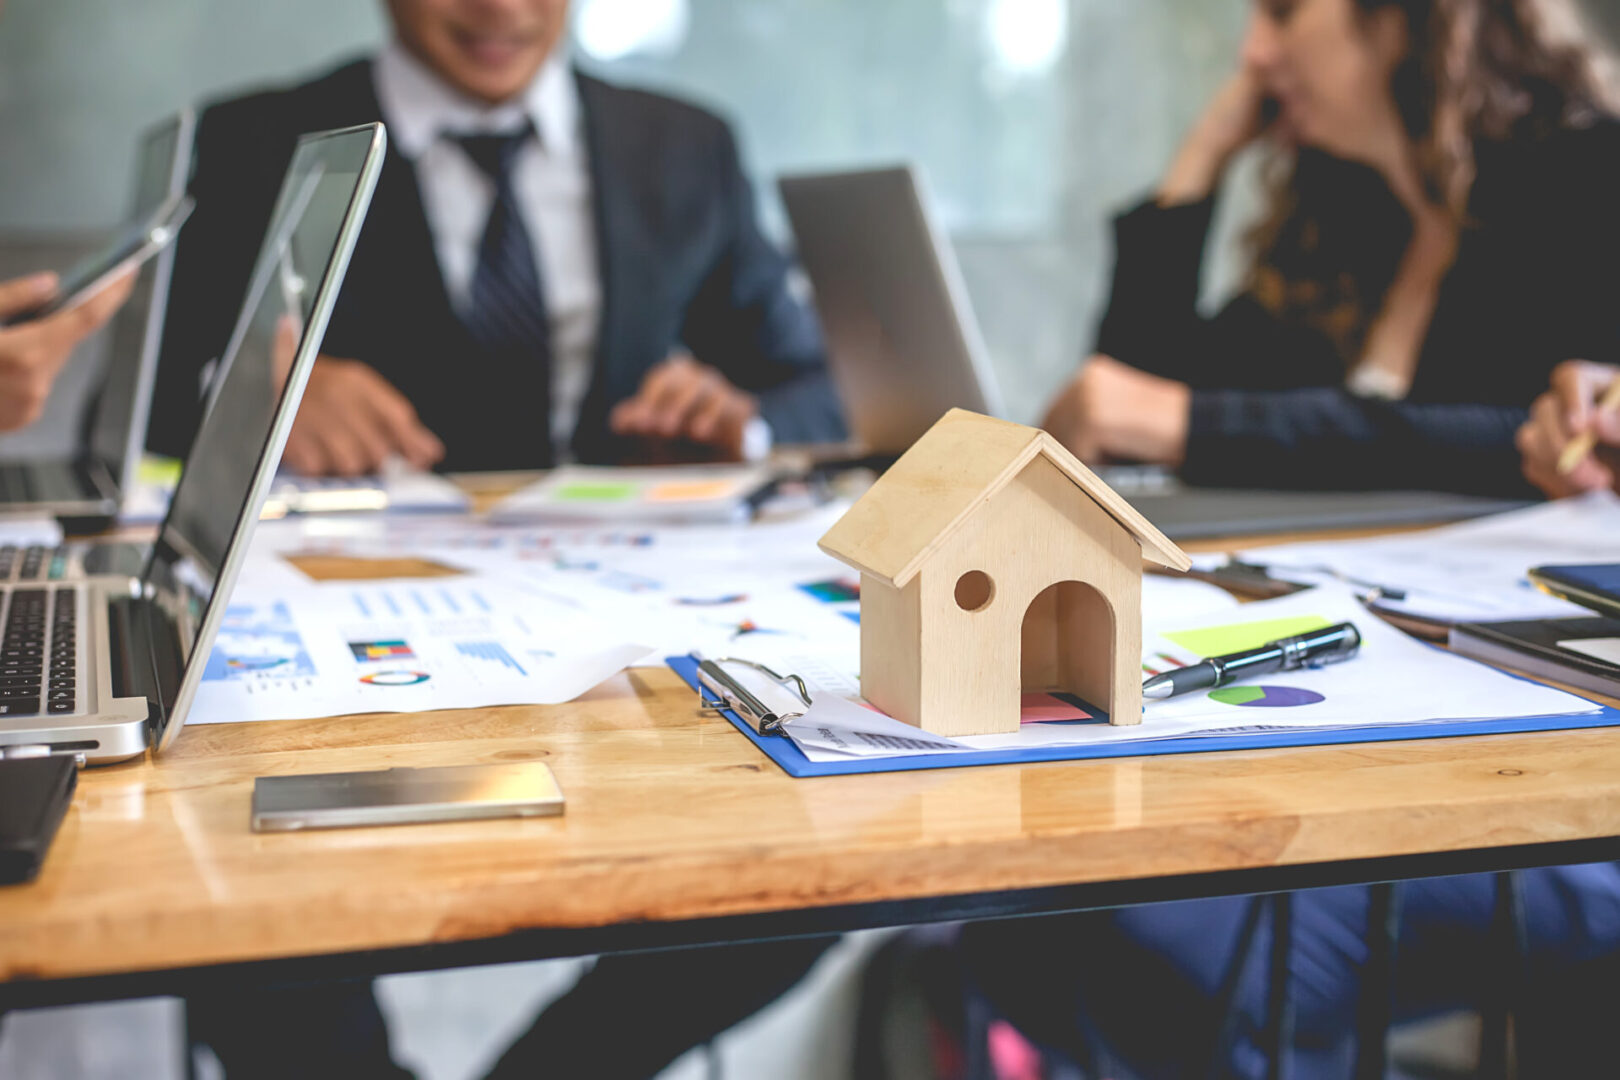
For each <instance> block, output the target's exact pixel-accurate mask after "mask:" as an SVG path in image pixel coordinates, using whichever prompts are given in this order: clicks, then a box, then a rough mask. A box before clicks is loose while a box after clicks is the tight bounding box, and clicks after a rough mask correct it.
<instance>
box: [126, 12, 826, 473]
mask: <svg viewBox="0 0 1620 1080" xmlns="http://www.w3.org/2000/svg"><path fill="white" fill-rule="evenodd" d="M387 4H388V10H389V12H390V14H391V15H392V17H393V22H394V27H395V31H396V36H395V39H394V40H393V41H392V42H390V43H389V44H388V45H387V46H386V47H385V48H384V49H383V50H382V51H381V52H380V53H379V54H377V55H376V56H374V57H370V58H367V59H362V60H359V61H356V62H354V63H350V64H347V65H345V66H343V67H340V68H338V69H337V70H335V71H333V72H331V73H330V74H327V75H325V76H323V77H321V78H319V79H316V80H315V81H313V82H310V83H306V84H304V85H302V86H299V87H296V88H293V89H291V90H282V91H274V92H268V93H259V94H254V95H250V96H247V97H242V98H238V99H236V100H233V101H228V102H225V103H223V104H218V105H215V106H213V107H212V108H209V109H208V110H207V111H206V112H204V114H203V116H202V119H201V122H200V124H199V128H198V135H197V162H196V171H195V175H194V178H193V181H192V193H193V195H194V196H195V197H196V200H197V210H196V212H195V215H194V218H193V220H192V222H191V223H190V224H189V226H188V228H187V229H186V233H185V236H184V237H183V239H182V241H181V243H180V249H179V252H178V256H177V263H176V267H175V274H174V283H173V286H172V294H171V295H172V299H171V301H170V302H171V304H172V305H173V306H172V307H171V311H172V312H173V313H174V315H175V317H171V318H170V319H169V320H168V322H167V327H168V330H167V336H166V338H165V342H164V353H163V363H162V367H161V372H160V375H159V379H160V383H159V391H158V395H157V401H156V403H155V405H154V412H153V419H152V425H151V430H152V436H151V441H152V443H153V448H154V449H157V450H160V451H165V452H169V453H181V452H183V451H184V450H185V449H186V447H187V445H188V444H189V442H190V439H191V436H192V434H193V433H194V431H195V429H196V425H197V421H198V419H199V417H200V414H201V408H202V401H203V399H204V392H205V390H206V375H207V372H208V370H209V364H210V361H211V360H212V358H214V357H217V356H218V355H219V354H220V352H221V351H222V350H223V348H224V346H225V343H226V339H227V338H228V337H229V334H230V331H231V322H230V321H231V313H232V312H234V311H235V310H236V309H237V308H238V306H239V304H240V299H241V296H242V294H243V293H244V291H245V290H246V286H247V278H248V274H249V273H250V271H251V265H252V259H253V254H254V252H255V251H256V250H257V246H258V241H259V239H260V237H261V236H262V235H263V230H264V228H265V225H266V223H267V222H268V220H269V216H270V211H271V205H272V203H273V201H274V199H275V195H276V191H277V186H278V182H279V178H280V177H281V175H282V173H283V171H284V169H285V166H286V163H287V161H288V159H289V158H290V156H291V154H292V150H293V145H294V142H295V140H296V139H297V137H298V135H299V134H301V133H303V132H307V131H315V130H321V129H325V128H333V127H341V126H346V125H349V124H358V123H366V122H370V121H374V120H379V119H380V120H383V121H384V122H385V123H386V124H387V125H388V129H389V144H390V145H389V149H388V155H387V159H386V161H385V164H384V166H383V170H382V175H381V177H380V179H379V181H378V185H377V191H376V196H375V198H374V199H373V201H372V205H371V211H370V214H369V216H368V219H367V221H366V224H365V228H364V229H363V231H362V232H361V236H360V240H359V243H358V246H357V248H356V251H355V254H354V258H353V260H352V262H351V265H350V268H349V272H348V276H347V278H346V279H345V282H344V287H343V290H342V293H341V294H340V296H339V299H338V304H337V308H336V310H335V312H334V315H333V318H332V322H331V325H330V327H329V329H328V331H327V335H326V340H325V343H324V346H323V350H322V355H321V357H320V359H319V360H318V361H317V363H316V365H315V368H314V371H313V373H312V374H311V376H310V380H309V386H308V389H307V390H306V391H305V395H304V401H303V404H302V407H301V408H300V411H299V417H298V423H297V425H296V427H295V429H294V432H293V435H292V438H291V440H290V441H289V443H288V446H287V451H286V459H287V461H288V462H289V463H290V464H291V465H293V466H294V467H296V468H299V469H301V470H303V471H306V472H312V473H336V474H352V473H359V472H364V471H367V470H370V469H372V468H375V467H376V466H377V465H378V464H380V463H381V461H382V460H383V458H384V457H386V456H389V455H398V456H400V457H403V458H405V459H406V460H408V461H410V462H412V463H414V464H416V465H419V466H426V465H431V464H435V463H442V464H443V465H444V466H445V467H447V468H451V469H459V470H474V469H502V468H534V467H543V466H547V465H550V464H553V463H554V462H556V461H558V460H567V459H570V458H572V459H575V460H579V461H583V462H589V463H614V462H621V461H628V460H647V459H649V458H652V459H659V460H666V459H670V458H715V459H733V460H734V459H740V458H744V457H753V456H759V455H761V454H763V452H764V451H765V450H766V449H768V447H769V445H770V443H771V442H772V441H773V440H774V441H776V442H806V441H826V440H833V439H838V438H841V437H842V436H843V432H844V429H843V423H842V419H841V417H840V414H839V409H838V405H837V400H836V397H835V395H834V393H833V391H832V387H831V384H830V382H829V380H828V379H827V377H826V372H825V369H824V365H823V353H822V344H821V338H820V333H819V330H818V328H817V326H816V323H815V319H814V317H813V315H812V313H811V312H810V311H809V310H808V309H807V308H806V307H805V306H804V305H803V304H802V303H801V302H799V301H798V300H797V299H796V298H794V297H793V296H792V295H791V294H790V292H789V289H788V284H787V282H788V278H787V266H786V263H785V261H784V260H783V259H782V257H781V256H780V255H779V254H778V253H777V252H776V251H774V250H773V249H772V248H771V246H770V245H769V243H768V242H766V241H765V239H764V238H763V237H762V236H761V235H760V232H759V229H758V226H757V223H756V221H755V214H754V207H753V196H752V190H751V188H750V185H749V184H748V182H747V180H746V179H745V178H744V176H743V174H742V171H741V167H740V165H739V162H738V157H737V150H736V146H735V144H734V142H733V140H732V136H731V133H730V131H729V130H728V128H727V127H726V125H725V124H724V123H723V122H722V121H720V120H718V119H717V118H715V117H714V116H711V115H710V114H708V113H706V112H703V111H701V110H699V109H697V108H694V107H692V106H690V105H686V104H683V103H680V102H677V101H674V100H672V99H669V98H665V97H659V96H656V95H653V94H648V93H642V92H639V91H632V90H626V89H621V88H618V87H614V86H610V85H608V84H607V83H604V82H600V81H598V80H596V79H593V78H589V77H587V76H584V75H582V74H579V73H577V72H575V71H573V70H572V69H570V68H569V67H568V66H567V63H566V60H565V59H564V58H563V57H562V56H561V55H560V52H559V50H558V49H557V43H558V41H559V39H560V38H561V36H562V33H563V30H564V27H565V25H566V21H567V0H387Z"/></svg>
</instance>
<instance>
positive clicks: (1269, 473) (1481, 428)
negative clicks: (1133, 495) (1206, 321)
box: [1182, 387, 1530, 495]
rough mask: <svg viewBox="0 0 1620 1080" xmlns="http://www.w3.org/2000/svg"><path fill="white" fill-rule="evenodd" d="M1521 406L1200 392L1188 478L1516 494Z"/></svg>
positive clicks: (1519, 488) (1520, 483) (1317, 393)
mask: <svg viewBox="0 0 1620 1080" xmlns="http://www.w3.org/2000/svg"><path fill="white" fill-rule="evenodd" d="M1525 415H1526V413H1525V410H1524V409H1521V408H1516V407H1512V406H1501V405H1483V404H1469V403H1445V404H1438V403H1428V404H1425V403H1412V402H1390V401H1376V400H1371V399H1363V398H1357V397H1355V396H1353V395H1351V394H1349V393H1347V392H1345V391H1343V390H1340V389H1336V388H1331V387H1317V388H1312V389H1301V390H1279V391H1248V390H1199V391H1195V392H1194V393H1193V396H1192V405H1191V409H1190V413H1189V430H1188V438H1187V454H1186V460H1185V463H1184V465H1183V467H1182V475H1183V476H1185V477H1186V478H1187V479H1188V480H1189V481H1190V482H1192V483H1197V484H1206V485H1211V486H1220V487H1279V488H1326V489H1334V488H1337V489H1353V488H1420V489H1421V488H1428V489H1437V490H1447V491H1464V492H1473V493H1479V494H1492V495H1525V494H1528V493H1529V491H1530V489H1529V487H1528V485H1527V484H1526V483H1525V482H1524V480H1523V479H1522V478H1521V477H1520V475H1519V465H1518V460H1519V458H1518V452H1517V450H1516V448H1515V446H1514V433H1515V432H1516V430H1517V428H1518V426H1519V425H1520V424H1521V423H1522V422H1523V420H1524V417H1525Z"/></svg>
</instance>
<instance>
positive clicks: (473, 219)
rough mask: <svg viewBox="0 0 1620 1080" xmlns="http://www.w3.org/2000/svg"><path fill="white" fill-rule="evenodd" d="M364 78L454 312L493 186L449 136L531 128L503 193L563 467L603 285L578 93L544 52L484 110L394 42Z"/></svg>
mask: <svg viewBox="0 0 1620 1080" xmlns="http://www.w3.org/2000/svg"><path fill="white" fill-rule="evenodd" d="M372 71H373V79H374V80H375V83H376V90H377V103H378V104H379V105H380V106H381V107H382V115H383V121H384V122H385V123H386V124H387V125H388V134H389V138H390V140H391V141H392V143H393V144H394V147H395V148H396V149H397V150H398V151H399V153H400V155H401V156H402V157H404V158H405V159H406V160H407V161H409V162H411V163H412V165H414V166H415V169H416V180H417V184H418V186H419V187H420V189H421V192H422V209H423V211H424V212H425V213H426V215H427V224H428V229H429V231H430V232H431V233H432V234H433V246H434V251H435V253H436V254H437V255H438V259H439V271H440V273H441V274H442V275H443V276H444V284H445V287H446V288H447V289H448V290H449V293H450V302H451V303H452V304H454V305H455V306H456V308H457V310H458V311H464V310H465V309H466V305H467V303H468V300H469V295H470V293H471V291H472V279H473V272H474V271H475V270H476V269H477V266H478V247H479V243H480V242H481V241H482V240H483V235H484V225H485V224H486V222H487V221H488V219H489V211H490V207H491V206H492V205H494V202H495V184H494V181H492V180H491V179H490V178H489V177H488V176H487V175H485V174H484V172H483V171H482V170H481V169H479V167H478V166H477V165H475V164H473V162H472V160H471V159H470V158H468V157H467V155H466V154H465V153H464V152H463V151H462V149H461V147H459V146H457V145H456V144H455V143H454V142H453V141H451V137H452V136H454V135H463V134H467V133H469V132H504V131H510V130H512V129H513V128H516V127H518V126H520V125H521V124H522V123H523V122H524V120H530V121H532V122H533V123H534V130H535V132H536V133H537V135H538V136H539V137H538V138H536V139H530V140H529V141H528V142H527V143H525V144H524V145H523V147H522V149H521V150H520V151H519V152H518V158H517V161H516V163H515V165H514V166H513V173H512V186H513V191H514V193H515V194H516V196H517V199H518V206H519V209H520V212H521V213H522V215H523V220H524V223H525V224H526V225H527V227H528V229H529V240H530V242H531V243H532V245H533V247H534V253H535V258H536V259H537V260H538V261H539V264H540V265H539V267H538V269H539V271H540V280H541V288H542V290H543V291H544V293H545V296H544V298H543V299H544V301H545V305H546V311H547V315H548V317H549V319H550V325H551V362H552V374H551V438H552V443H553V446H554V447H555V449H556V451H557V460H558V461H564V460H567V458H568V456H569V454H568V444H569V440H570V439H572V437H573V432H574V425H575V423H576V422H577V419H578V416H579V405H580V402H581V401H582V400H583V399H584V397H585V392H586V390H587V389H589V387H590V381H591V369H592V366H593V365H594V363H595V358H596V337H597V330H598V326H599V322H600V319H601V315H602V283H601V274H600V272H599V268H598V267H597V258H596V218H595V214H594V211H593V208H592V200H591V172H590V162H589V160H588V158H587V156H586V148H585V138H584V131H583V128H582V124H581V116H580V105H579V91H578V87H577V86H576V85H575V83H574V76H573V73H572V72H571V71H570V70H569V68H568V63H567V61H566V59H564V58H563V57H562V56H560V55H554V56H553V57H552V58H551V59H550V60H548V61H547V62H546V64H545V66H544V67H542V68H541V69H540V72H539V74H538V75H536V76H535V79H534V82H533V83H531V84H530V85H529V89H528V90H527V91H525V92H524V93H523V95H522V96H521V97H519V98H516V99H514V100H513V101H509V102H507V103H505V104H503V105H499V106H496V107H494V108H491V107H489V106H487V105H484V104H482V103H481V102H478V101H475V100H473V99H471V98H468V97H466V96H464V95H462V94H461V93H459V92H457V91H456V90H454V89H452V88H451V87H449V86H447V85H445V83H444V82H443V80H441V79H440V78H439V77H438V76H437V75H435V74H434V73H433V72H432V71H431V70H429V69H428V67H427V66H426V65H424V64H423V63H422V62H421V61H420V60H418V59H417V58H416V57H414V56H412V55H411V54H410V53H409V52H407V51H406V50H405V48H404V47H403V46H402V45H400V44H399V42H398V41H392V42H390V43H389V44H388V46H387V47H386V48H384V49H383V50H382V52H381V53H380V54H379V55H378V56H377V61H376V63H375V64H374V65H373V68H372ZM443 359H444V362H445V363H446V364H452V363H454V362H455V359H456V358H455V357H444V358H443Z"/></svg>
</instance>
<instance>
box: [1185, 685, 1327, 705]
mask: <svg viewBox="0 0 1620 1080" xmlns="http://www.w3.org/2000/svg"><path fill="white" fill-rule="evenodd" d="M1209 700H1211V701H1216V702H1219V703H1220V704H1222V705H1241V706H1244V707H1245V708H1250V709H1292V708H1297V707H1298V706H1300V705H1315V704H1317V703H1319V702H1322V701H1326V700H1327V699H1326V698H1324V697H1323V696H1322V695H1321V694H1318V693H1317V692H1316V691H1314V690H1302V689H1300V688H1299V687H1297V686H1223V687H1221V688H1220V689H1218V690H1211V691H1210V692H1209Z"/></svg>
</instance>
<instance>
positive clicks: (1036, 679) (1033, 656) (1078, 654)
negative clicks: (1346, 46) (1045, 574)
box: [1019, 581, 1119, 713]
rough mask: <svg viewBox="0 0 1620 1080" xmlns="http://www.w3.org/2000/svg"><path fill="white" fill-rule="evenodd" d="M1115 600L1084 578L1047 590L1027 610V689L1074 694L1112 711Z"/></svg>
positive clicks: (1023, 662)
mask: <svg viewBox="0 0 1620 1080" xmlns="http://www.w3.org/2000/svg"><path fill="white" fill-rule="evenodd" d="M1118 642H1119V627H1118V625H1117V623H1116V619H1115V617H1114V609H1113V605H1111V604H1109V602H1108V599H1107V598H1106V597H1105V596H1103V594H1102V593H1100V592H1098V591H1097V589H1096V588H1094V587H1093V586H1091V585H1088V584H1086V583H1085V582H1083V581H1060V582H1057V583H1056V584H1053V585H1049V586H1048V587H1047V588H1045V589H1043V590H1041V592H1040V593H1038V594H1037V595H1036V597H1035V599H1034V600H1032V601H1030V604H1029V607H1028V609H1027V610H1026V611H1025V612H1024V624H1023V630H1022V634H1021V640H1020V653H1019V676H1020V679H1021V683H1020V685H1021V687H1022V689H1023V691H1024V692H1025V693H1069V694H1074V695H1075V696H1076V697H1079V698H1081V699H1083V700H1084V701H1085V702H1086V703H1087V704H1090V705H1094V706H1096V707H1097V708H1099V709H1104V710H1106V711H1108V712H1109V713H1112V711H1113V709H1114V705H1115V703H1114V698H1113V678H1112V673H1113V670H1114V650H1115V648H1117V646H1118Z"/></svg>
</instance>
